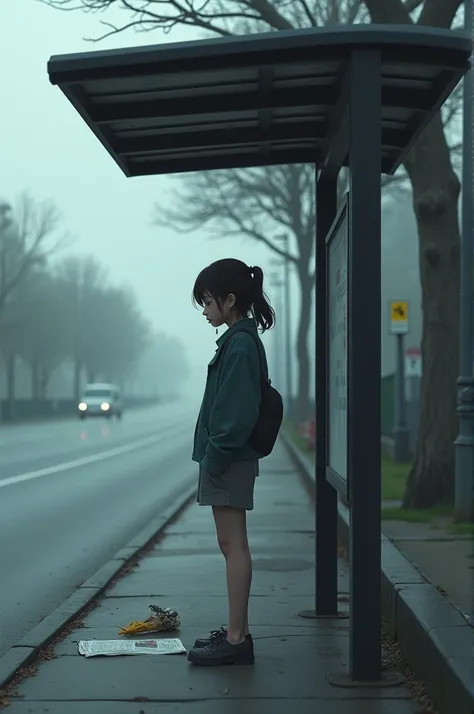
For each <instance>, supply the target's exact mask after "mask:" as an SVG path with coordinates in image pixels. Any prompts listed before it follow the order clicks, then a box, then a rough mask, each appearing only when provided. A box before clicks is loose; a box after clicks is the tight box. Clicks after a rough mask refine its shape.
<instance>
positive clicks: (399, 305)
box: [390, 300, 408, 322]
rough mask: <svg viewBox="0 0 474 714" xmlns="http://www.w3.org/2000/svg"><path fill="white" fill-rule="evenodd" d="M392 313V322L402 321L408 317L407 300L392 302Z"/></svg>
mask: <svg viewBox="0 0 474 714" xmlns="http://www.w3.org/2000/svg"><path fill="white" fill-rule="evenodd" d="M390 314H391V320H392V322H402V321H403V320H407V319H408V303H407V302H406V300H398V301H397V302H391V303H390Z"/></svg>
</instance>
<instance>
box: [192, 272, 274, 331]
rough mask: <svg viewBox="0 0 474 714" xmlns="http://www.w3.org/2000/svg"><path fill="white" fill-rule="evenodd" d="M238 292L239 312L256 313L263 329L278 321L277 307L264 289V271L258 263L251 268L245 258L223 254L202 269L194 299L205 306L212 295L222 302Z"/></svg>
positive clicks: (236, 295)
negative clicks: (276, 317) (272, 305)
mask: <svg viewBox="0 0 474 714" xmlns="http://www.w3.org/2000/svg"><path fill="white" fill-rule="evenodd" d="M231 294H233V295H235V299H236V303H235V308H236V311H237V313H238V314H239V315H242V316H246V317H250V316H251V315H252V316H253V317H254V319H255V322H256V323H257V325H258V327H259V328H260V330H261V331H262V332H265V330H269V329H270V328H271V327H273V325H274V324H275V311H274V310H273V308H272V307H271V305H270V303H269V301H268V298H267V296H266V295H265V293H264V292H263V271H262V269H261V268H259V267H258V266H257V265H254V266H253V267H252V268H249V266H248V265H246V264H245V263H243V262H242V261H241V260H236V259H235V258H223V259H222V260H216V262H215V263H211V265H208V266H207V268H204V270H201V272H200V273H199V275H198V276H197V278H196V282H195V283H194V288H193V302H194V304H196V305H200V306H201V307H202V306H203V305H204V303H205V299H206V297H208V296H211V297H213V298H214V299H215V300H216V301H217V303H218V305H219V306H220V305H221V302H222V300H225V299H226V297H227V296H228V295H231Z"/></svg>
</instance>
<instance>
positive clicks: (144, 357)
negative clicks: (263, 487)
mask: <svg viewBox="0 0 474 714" xmlns="http://www.w3.org/2000/svg"><path fill="white" fill-rule="evenodd" d="M118 14H120V13H118ZM98 34H99V33H98V16H96V15H84V14H83V13H77V12H74V13H69V12H63V13H62V12H57V11H54V10H52V9H51V8H48V7H46V6H44V5H42V4H41V3H38V2H36V1H35V0H22V1H21V2H18V0H4V1H3V3H2V7H1V9H0V60H1V65H0V66H1V67H2V70H1V71H2V75H3V77H2V78H3V81H2V102H1V104H2V113H1V123H2V141H1V142H0V152H1V154H0V160H1V166H2V171H1V175H0V202H6V203H10V204H12V205H14V204H15V202H16V201H17V200H18V197H19V196H20V195H21V194H23V193H24V192H25V191H27V192H28V194H29V195H30V196H31V197H32V199H34V201H37V202H42V201H49V200H52V201H53V202H54V204H55V206H56V207H57V210H58V212H59V214H60V219H59V223H58V227H57V233H58V235H61V234H67V237H68V238H67V240H66V241H65V242H64V244H63V245H61V246H60V248H59V249H57V250H55V251H54V253H53V255H52V256H51V258H50V259H49V261H50V262H51V264H52V265H53V268H54V270H55V272H56V274H57V273H58V272H59V276H61V272H62V266H64V265H65V264H66V263H67V261H68V260H70V259H71V258H72V259H73V260H75V261H76V262H80V261H83V260H86V259H88V258H93V259H94V261H96V263H97V265H100V266H101V267H102V269H103V270H104V274H105V275H106V278H104V280H106V281H107V285H109V284H110V285H111V286H114V287H116V288H117V289H122V288H123V289H124V290H126V291H128V292H130V293H131V294H132V295H133V298H134V300H135V302H136V305H137V307H138V308H139V310H140V313H141V316H142V317H143V319H144V321H145V322H146V323H147V329H148V331H149V337H150V336H151V337H150V339H149V340H148V342H147V344H146V347H144V348H143V350H142V351H141V354H140V357H139V359H137V360H135V362H134V366H133V369H130V370H129V373H128V374H127V376H126V380H125V387H126V390H127V391H128V392H129V393H131V394H148V393H153V394H156V393H158V394H160V395H161V394H166V393H170V394H171V393H180V394H184V395H189V396H191V395H192V397H193V400H194V397H197V396H198V395H199V393H200V392H201V390H202V388H203V384H204V380H205V376H206V365H207V363H208V362H209V360H210V358H211V357H212V354H213V352H214V349H215V340H216V337H217V336H216V334H215V331H214V330H213V329H212V328H210V327H209V326H208V325H207V323H206V322H205V320H204V319H203V318H202V317H201V316H200V313H199V311H197V310H196V309H195V308H194V307H193V306H192V304H191V290H192V286H193V283H194V280H195V278H196V276H197V274H198V273H199V271H200V270H201V269H202V268H203V267H204V266H205V265H207V264H209V263H211V262H212V261H214V260H218V259H220V258H223V257H235V258H239V259H241V260H243V261H245V262H246V263H247V264H249V265H260V266H261V267H262V268H263V270H264V273H266V274H267V280H266V283H265V284H264V288H265V290H266V292H267V293H268V294H269V296H270V299H271V301H272V304H273V305H274V306H276V307H278V305H279V303H281V300H282V298H279V295H278V292H279V290H280V289H279V288H275V287H273V286H272V282H271V280H269V279H268V276H269V275H270V274H274V273H275V272H276V271H278V268H276V267H275V255H274V254H273V253H272V252H271V251H270V250H269V249H267V248H266V247H265V246H264V245H262V244H261V243H258V242H256V241H252V240H251V239H249V238H242V239H239V238H235V237H231V238H230V237H227V236H226V235H223V236H222V237H221V238H218V239H216V238H214V237H212V238H211V237H209V234H208V233H206V231H195V232H193V233H189V234H178V233H176V232H174V231H172V230H170V229H168V228H163V227H157V226H156V225H154V224H153V222H152V220H153V212H154V206H155V203H156V202H157V201H159V202H160V203H162V204H163V203H164V202H168V201H169V202H173V201H175V199H174V198H173V192H174V190H175V189H176V188H177V184H178V182H177V180H176V179H171V178H168V177H144V178H133V179H126V178H125V177H124V176H123V175H122V173H121V171H120V170H119V168H118V167H117V166H116V165H115V163H114V162H113V161H112V160H111V159H110V156H109V155H108V153H107V152H106V151H105V150H104V149H103V148H102V146H101V145H100V144H99V142H98V141H97V140H96V139H95V137H94V135H93V134H92V132H91V131H90V130H89V129H88V127H87V126H86V124H85V123H84V122H83V120H82V119H81V118H80V117H79V115H78V114H76V112H75V111H74V110H73V108H72V107H71V105H70V104H69V102H68V101H67V100H66V99H65V97H64V96H63V95H62V94H61V92H60V91H59V90H58V89H57V88H56V87H53V86H51V85H50V84H49V81H48V76H47V71H46V65H47V61H48V59H49V57H50V56H51V55H55V54H63V53H72V52H83V51H92V50H95V49H111V48H116V47H123V46H130V45H144V44H152V43H159V42H162V43H165V42H169V41H171V40H172V41H174V42H176V41H180V40H189V39H196V38H198V37H199V35H198V33H197V32H196V31H195V30H193V29H192V28H190V29H189V30H187V31H184V30H183V29H182V28H177V29H176V30H175V31H173V33H172V37H169V36H167V35H164V34H162V33H161V32H160V31H157V32H153V33H147V34H145V33H141V34H136V33H135V34H133V33H131V32H129V33H127V34H120V35H115V36H112V37H110V38H108V39H106V40H103V41H101V42H100V45H96V44H93V43H91V42H88V41H86V40H85V39H84V38H86V37H96V36H97V35H98ZM168 197H169V198H168ZM382 247H383V250H382V254H383V264H382V276H383V289H382V323H383V329H382V334H383V338H382V375H383V376H384V375H387V374H390V373H393V371H394V360H395V345H394V342H393V340H394V338H393V337H392V336H390V335H389V334H388V301H389V300H391V299H403V300H408V301H409V303H410V328H411V329H410V334H409V335H408V337H407V341H406V347H407V348H409V347H418V346H419V343H420V334H421V308H420V282H419V274H418V241H417V233H416V226H415V220H414V216H413V211H412V208H411V204H410V198H409V195H408V194H401V193H398V194H397V195H396V196H394V197H393V198H389V199H388V200H386V201H385V202H384V208H383V236H382ZM281 270H283V268H281ZM290 294H291V313H292V320H291V321H292V334H293V336H295V335H296V329H297V323H298V313H299V307H300V303H299V288H298V282H297V278H296V276H295V275H294V274H292V276H291V291H290ZM278 317H280V320H279V321H278V322H277V327H276V328H275V332H276V331H278V330H282V329H283V316H282V315H277V318H278ZM222 329H223V328H221V331H222ZM264 342H265V344H266V346H267V350H268V354H269V362H270V367H271V370H272V373H273V378H274V382H276V386H277V387H279V388H280V389H281V390H282V391H284V389H285V385H284V384H281V383H280V384H279V383H278V382H279V380H281V381H283V376H284V369H283V367H282V360H283V358H284V356H283V354H277V353H276V350H275V346H276V345H277V344H278V339H277V335H275V334H272V333H269V334H266V335H264ZM308 342H309V350H310V358H311V364H312V365H314V312H313V314H312V318H311V327H310V330H309V335H308ZM280 344H283V341H281V342H280ZM368 348H369V346H368ZM294 354H295V353H294ZM7 366H8V365H7V364H6V361H5V358H4V356H3V358H2V362H0V398H4V397H5V396H6V394H7V387H8V369H7ZM73 372H74V368H73V363H72V361H71V359H70V357H69V356H67V355H66V356H65V357H64V359H62V360H60V362H59V364H57V365H56V366H55V368H54V370H52V374H51V375H50V378H49V382H48V388H47V396H48V397H49V398H61V397H72V396H73V384H74V377H73ZM313 372H314V369H313V368H312V369H311V393H313V391H314V379H313ZM86 376H87V375H84V379H85V378H86ZM295 385H296V375H294V388H295ZM31 390H32V379H31V369H30V367H29V366H28V364H26V362H25V360H23V359H20V360H19V361H17V365H16V379H15V393H16V396H17V397H19V398H29V397H30V396H31Z"/></svg>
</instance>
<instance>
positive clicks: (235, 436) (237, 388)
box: [193, 318, 267, 476]
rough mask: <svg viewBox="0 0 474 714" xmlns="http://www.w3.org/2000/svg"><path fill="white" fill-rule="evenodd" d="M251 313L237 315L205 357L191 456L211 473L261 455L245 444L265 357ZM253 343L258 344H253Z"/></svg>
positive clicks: (256, 410)
mask: <svg viewBox="0 0 474 714" xmlns="http://www.w3.org/2000/svg"><path fill="white" fill-rule="evenodd" d="M244 329H245V330H248V331H252V332H254V333H255V335H257V336H258V331H257V326H256V324H255V321H254V320H253V319H252V318H247V319H245V320H240V321H239V322H236V323H235V324H234V325H232V327H230V328H229V329H228V330H227V331H226V332H225V333H224V334H223V335H222V336H221V337H220V338H219V339H218V340H217V350H216V354H215V355H214V357H213V358H212V360H211V361H210V362H209V366H208V372H207V381H206V389H205V391H204V397H203V400H202V405H201V411H200V412H199V416H198V420H197V424H196V429H195V432H194V449H193V460H194V461H197V462H199V463H200V464H201V466H202V467H203V468H204V469H205V470H206V471H208V472H209V473H210V474H212V475H213V476H221V475H222V474H223V473H224V472H225V471H226V469H227V468H228V467H229V466H230V465H231V464H232V462H233V461H255V460H257V459H259V458H261V456H260V454H258V453H257V452H256V451H255V450H254V449H253V448H252V447H251V446H250V444H249V443H248V439H249V437H250V435H251V434H252V432H253V430H254V428H255V424H256V423H257V419H258V414H259V409H260V399H261V382H262V378H261V367H260V361H259V354H260V359H262V360H263V365H264V369H265V372H267V362H266V357H265V350H264V347H263V344H262V343H261V341H260V338H258V343H256V342H255V340H254V338H253V337H252V336H251V335H249V334H247V333H246V332H243V331H242V330H244ZM257 344H258V346H257Z"/></svg>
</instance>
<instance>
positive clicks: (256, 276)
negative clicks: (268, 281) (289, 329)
mask: <svg viewBox="0 0 474 714" xmlns="http://www.w3.org/2000/svg"><path fill="white" fill-rule="evenodd" d="M250 277H251V279H252V297H253V305H252V312H253V315H254V317H255V322H256V323H257V325H258V326H259V327H260V329H261V331H262V332H265V330H270V329H271V328H272V327H273V325H274V324H275V310H274V309H273V308H272V306H271V305H270V303H269V301H268V298H267V296H266V295H265V293H264V292H263V270H262V269H261V268H259V266H258V265H254V266H252V267H251V268H250Z"/></svg>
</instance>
